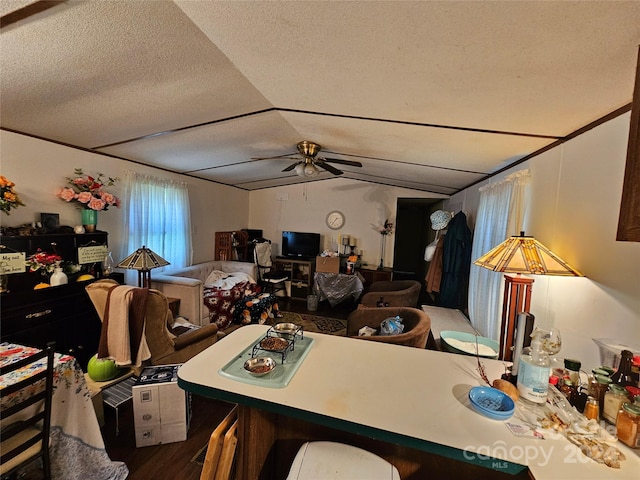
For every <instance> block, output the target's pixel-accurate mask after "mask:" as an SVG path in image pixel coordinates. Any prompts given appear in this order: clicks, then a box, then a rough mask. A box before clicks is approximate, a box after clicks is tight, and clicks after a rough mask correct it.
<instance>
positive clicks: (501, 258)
mask: <svg viewBox="0 0 640 480" xmlns="http://www.w3.org/2000/svg"><path fill="white" fill-rule="evenodd" d="M473 263H474V264H475V265H478V266H479V267H484V268H487V269H489V270H493V271H494V272H504V273H515V274H517V275H515V276H514V275H505V276H504V300H503V305H502V324H501V326H500V355H499V357H498V358H500V359H501V360H507V361H511V360H512V359H513V351H512V347H513V346H514V331H515V328H516V321H517V315H518V313H520V312H529V307H530V304H531V285H532V284H533V279H532V278H527V277H523V276H522V275H521V274H523V273H529V274H533V275H562V276H570V277H582V276H583V275H582V274H581V273H580V272H578V271H577V270H576V269H574V268H573V267H571V266H570V265H569V264H568V263H567V262H565V261H564V260H562V259H561V258H560V257H558V256H557V255H556V254H555V253H553V252H552V251H551V250H549V249H548V248H547V247H545V246H544V245H543V244H542V243H540V242H539V241H537V240H536V239H534V238H533V237H527V236H525V235H524V232H520V236H513V237H510V238H508V239H506V240H505V241H504V242H502V243H501V244H500V245H498V246H497V247H495V248H493V249H492V250H490V251H489V252H487V253H485V254H484V255H482V256H481V257H480V258H478V259H477V260H476V261H475V262H473Z"/></svg>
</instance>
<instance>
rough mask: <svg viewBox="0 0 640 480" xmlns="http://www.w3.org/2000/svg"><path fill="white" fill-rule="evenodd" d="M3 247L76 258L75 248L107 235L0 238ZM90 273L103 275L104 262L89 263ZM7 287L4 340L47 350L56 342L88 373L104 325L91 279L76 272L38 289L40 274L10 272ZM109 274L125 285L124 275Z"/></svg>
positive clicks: (2, 300)
mask: <svg viewBox="0 0 640 480" xmlns="http://www.w3.org/2000/svg"><path fill="white" fill-rule="evenodd" d="M1 243H2V245H5V246H6V247H8V248H9V249H11V250H13V251H22V252H25V253H26V254H27V256H29V255H31V254H32V253H34V252H35V251H36V250H37V249H38V248H41V249H42V250H45V251H47V252H52V251H53V249H52V243H55V252H56V253H58V254H59V255H60V256H62V258H63V260H65V261H72V262H77V261H78V253H77V249H78V248H79V247H84V246H90V245H92V244H99V245H107V233H106V232H97V233H93V234H82V235H75V234H70V235H67V234H60V235H33V236H28V237H27V236H25V237H19V236H16V237H8V236H3V237H2V238H1ZM87 271H91V272H92V273H93V274H95V275H96V276H100V274H101V269H100V265H97V264H96V265H93V264H91V265H85V266H83V272H87ZM8 277H9V291H8V292H5V293H2V294H1V296H0V309H1V314H2V316H1V317H0V324H1V325H0V339H1V340H2V341H3V342H12V343H19V344H22V345H29V346H34V347H38V348H43V347H44V346H45V345H46V343H47V342H49V341H55V342H56V350H57V351H59V352H63V353H69V354H71V355H74V356H75V357H76V358H77V360H78V361H79V363H80V365H81V366H82V368H83V369H85V371H86V365H87V362H88V361H89V358H91V356H93V355H94V354H95V353H96V352H97V350H98V342H99V341H100V330H101V328H102V324H101V322H100V318H99V317H98V315H97V313H96V311H95V309H94V307H93V304H92V303H91V300H90V299H89V296H88V295H87V293H86V292H85V287H86V286H87V285H88V284H89V283H91V282H92V281H93V280H88V281H82V282H78V281H77V280H76V278H77V276H75V277H74V276H71V275H70V276H69V283H68V284H66V285H60V286H57V287H49V288H44V289H40V290H34V289H33V286H34V285H35V284H37V283H38V282H40V281H42V279H43V278H42V277H41V275H40V274H39V273H38V272H35V273H17V274H12V275H9V276H8ZM110 278H114V279H115V280H117V281H119V282H120V283H123V281H124V275H122V274H121V273H120V274H113V275H112V276H111V277H110Z"/></svg>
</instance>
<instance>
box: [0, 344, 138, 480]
mask: <svg viewBox="0 0 640 480" xmlns="http://www.w3.org/2000/svg"><path fill="white" fill-rule="evenodd" d="M35 351H37V349H35V348H32V347H25V346H22V345H16V344H11V343H6V342H4V343H0V364H1V365H6V364H8V363H12V362H16V361H18V360H20V359H21V358H24V357H25V356H27V355H28V354H30V353H33V352H35ZM46 361H47V359H46V358H44V359H42V360H41V361H40V362H38V364H37V366H32V367H25V368H22V369H19V370H17V371H15V372H12V373H8V374H6V375H2V376H0V390H2V389H3V388H5V387H6V386H8V385H11V384H13V383H15V382H16V381H17V380H18V379H19V378H23V377H25V376H30V375H34V374H35V373H37V372H38V371H40V370H42V369H44V368H45V367H46ZM39 383H40V385H38V384H36V386H35V387H34V392H33V393H35V391H38V390H37V389H38V388H40V389H44V380H42V381H41V382H39ZM53 383H54V391H53V400H52V411H51V444H50V456H51V472H52V477H53V479H54V480H89V479H91V480H124V479H125V478H126V477H127V475H128V474H129V469H128V468H127V466H126V465H125V464H124V463H122V462H114V461H112V460H111V459H110V458H109V455H108V454H107V452H106V450H105V446H104V440H103V438H102V434H101V432H100V426H99V424H98V419H97V417H96V414H95V410H94V409H93V404H92V402H91V395H90V394H89V389H88V388H87V384H86V382H85V379H84V373H83V371H82V369H81V368H80V366H79V365H78V362H77V361H76V359H75V358H74V357H72V356H70V355H61V354H58V353H56V354H55V371H54V374H53ZM33 393H32V392H29V393H27V394H26V395H29V394H33ZM19 395H24V394H21V392H16V393H15V394H12V395H9V396H7V397H5V398H3V399H2V403H1V404H0V411H2V410H4V409H6V408H8V407H10V406H11V405H14V404H15V403H16V401H17V399H18V398H19V397H18V396H19ZM34 408H36V407H34ZM19 415H20V413H17V414H15V415H14V416H12V417H10V418H8V419H5V418H3V419H2V423H3V424H5V423H6V424H8V423H10V422H12V421H17V420H19V419H20V418H19Z"/></svg>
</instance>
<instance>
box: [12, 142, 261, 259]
mask: <svg viewBox="0 0 640 480" xmlns="http://www.w3.org/2000/svg"><path fill="white" fill-rule="evenodd" d="M0 162H1V163H0V173H1V174H2V175H4V176H5V177H7V178H9V179H10V180H11V181H12V182H14V183H15V184H16V191H17V192H18V194H19V195H20V198H21V199H22V201H23V202H24V203H25V204H26V206H25V207H20V208H17V209H15V210H12V212H11V215H10V216H7V215H5V214H4V213H3V214H2V216H1V217H0V222H2V223H1V224H2V225H3V226H9V227H15V226H19V225H22V224H25V223H29V224H30V223H32V222H34V221H39V220H40V213H41V212H45V213H58V214H60V224H61V225H70V226H74V225H77V224H79V223H80V212H79V210H77V209H76V208H75V207H74V206H73V205H71V204H67V203H66V202H64V201H62V200H60V199H59V198H57V197H56V192H57V191H58V190H59V189H60V188H62V187H63V186H65V184H66V177H67V176H73V171H74V169H75V168H82V169H83V170H84V171H85V173H88V174H96V173H98V172H102V173H104V174H105V175H106V176H111V177H120V178H124V176H125V172H126V170H134V171H136V172H140V173H146V174H149V175H154V176H156V177H161V178H168V179H172V180H179V181H183V182H187V184H188V188H189V201H190V203H191V205H190V208H191V218H192V222H191V223H192V227H191V228H192V232H193V250H194V254H193V263H199V262H203V261H206V260H212V259H213V252H214V233H215V232H216V231H226V230H237V229H240V228H246V227H247V224H248V217H249V194H248V192H246V191H243V190H240V189H237V188H232V187H227V186H224V185H218V184H215V183H211V182H206V181H203V180H198V179H194V178H191V177H186V176H184V175H177V174H172V173H168V172H165V171H163V170H158V169H155V168H152V167H147V166H144V165H139V164H136V163H132V162H127V161H123V160H118V159H115V158H111V157H108V156H104V155H98V154H94V153H89V152H85V151H82V150H77V149H73V148H69V147H65V146H62V145H58V144H55V143H51V142H47V141H43V140H38V139H34V138H31V137H27V136H24V135H18V134H15V133H11V132H6V131H0ZM123 188H124V187H123V183H122V182H118V183H117V184H116V185H115V186H114V187H113V188H112V189H110V191H111V190H112V191H113V193H114V194H116V195H118V196H121V195H122V193H123ZM98 217H99V218H98V229H99V230H104V231H106V232H109V248H110V249H111V250H112V251H113V252H114V258H115V259H116V261H118V260H120V259H121V258H123V257H122V255H123V250H124V248H123V245H124V242H123V238H122V235H123V211H122V210H119V209H116V208H110V209H109V210H108V211H106V212H99V213H98ZM128 253H130V252H128ZM168 268H171V267H168Z"/></svg>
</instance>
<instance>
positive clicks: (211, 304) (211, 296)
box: [204, 282, 259, 330]
mask: <svg viewBox="0 0 640 480" xmlns="http://www.w3.org/2000/svg"><path fill="white" fill-rule="evenodd" d="M258 290H259V287H258V285H257V284H255V283H250V282H241V283H237V284H235V285H233V286H232V287H231V288H222V287H215V286H212V285H205V286H204V304H205V306H206V307H207V308H208V309H209V321H210V322H211V323H215V324H216V325H217V326H218V329H220V330H222V329H225V328H227V327H228V326H229V325H231V324H232V323H233V314H234V311H235V306H236V304H237V303H238V301H239V300H241V299H242V298H244V297H246V296H247V295H255V294H256V293H258Z"/></svg>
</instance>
